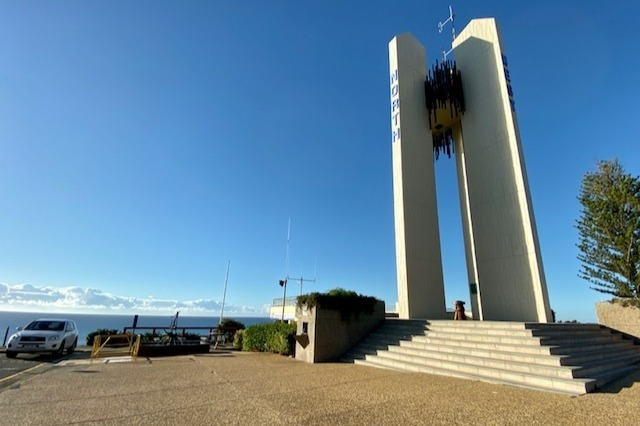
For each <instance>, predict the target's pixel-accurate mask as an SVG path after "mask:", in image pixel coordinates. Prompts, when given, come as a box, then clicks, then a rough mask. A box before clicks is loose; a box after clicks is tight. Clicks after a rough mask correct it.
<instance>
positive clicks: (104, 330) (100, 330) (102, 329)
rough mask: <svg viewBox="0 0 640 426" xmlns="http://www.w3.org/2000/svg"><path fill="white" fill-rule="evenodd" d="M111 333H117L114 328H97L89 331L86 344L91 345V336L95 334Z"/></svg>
mask: <svg viewBox="0 0 640 426" xmlns="http://www.w3.org/2000/svg"><path fill="white" fill-rule="evenodd" d="M112 334H118V330H117V329H115V328H99V329H97V330H96V331H92V332H91V333H89V334H87V345H89V346H92V345H93V338H94V337H95V336H109V335H112Z"/></svg>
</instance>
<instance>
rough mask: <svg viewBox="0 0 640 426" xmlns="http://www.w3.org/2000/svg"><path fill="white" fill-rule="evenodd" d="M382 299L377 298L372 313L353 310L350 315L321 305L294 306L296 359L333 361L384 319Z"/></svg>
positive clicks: (310, 361) (315, 361) (313, 361)
mask: <svg viewBox="0 0 640 426" xmlns="http://www.w3.org/2000/svg"><path fill="white" fill-rule="evenodd" d="M384 315H385V313H384V302H383V301H381V300H378V301H377V302H376V303H375V305H374V308H373V312H372V313H370V314H369V313H366V312H360V313H354V314H353V315H352V316H351V317H350V318H344V317H343V314H342V313H341V312H340V311H338V310H335V309H326V308H322V307H321V306H317V307H313V308H307V307H303V308H298V309H296V323H297V325H298V329H297V332H296V359H299V360H301V361H305V362H309V363H318V362H327V361H333V360H335V359H337V358H339V357H340V356H341V355H343V354H345V353H346V352H347V351H348V350H349V349H351V348H352V347H353V346H355V345H356V344H358V343H359V342H360V341H361V340H362V339H363V338H364V337H365V336H367V334H369V333H370V332H371V331H372V330H373V329H375V328H376V327H377V326H378V325H379V324H380V323H381V322H382V321H384Z"/></svg>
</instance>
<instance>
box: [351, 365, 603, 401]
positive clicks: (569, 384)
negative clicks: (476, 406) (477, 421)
mask: <svg viewBox="0 0 640 426" xmlns="http://www.w3.org/2000/svg"><path fill="white" fill-rule="evenodd" d="M355 363H356V364H358V365H369V366H374V367H377V368H387V369H391V370H398V371H413V372H419V373H428V374H437V375H442V376H450V377H459V378H464V379H471V380H480V381H484V382H489V383H498V384H508V385H512V386H518V387H526V388H534V389H538V390H547V391H553V392H560V393H566V394H570V395H579V394H583V393H587V392H591V391H593V390H594V389H595V387H596V381H595V380H590V379H562V378H559V377H556V378H549V377H538V376H533V375H528V374H519V373H513V372H509V371H500V370H497V369H489V368H486V369H483V370H484V372H485V373H487V374H485V375H479V374H469V373H465V372H463V371H460V370H456V369H447V368H444V367H434V366H426V365H420V364H413V363H403V362H396V361H393V360H385V359H375V360H373V359H371V360H370V359H367V360H356V361H355Z"/></svg>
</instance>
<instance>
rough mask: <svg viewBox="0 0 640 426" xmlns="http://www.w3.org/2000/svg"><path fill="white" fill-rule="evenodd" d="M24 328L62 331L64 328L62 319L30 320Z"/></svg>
mask: <svg viewBox="0 0 640 426" xmlns="http://www.w3.org/2000/svg"><path fill="white" fill-rule="evenodd" d="M24 329H25V330H43V331H62V330H64V321H32V322H30V323H29V325H27V326H26V327H25V328H24Z"/></svg>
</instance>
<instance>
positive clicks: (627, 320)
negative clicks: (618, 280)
mask: <svg viewBox="0 0 640 426" xmlns="http://www.w3.org/2000/svg"><path fill="white" fill-rule="evenodd" d="M596 314H597V315H598V323H599V324H601V325H604V326H607V327H609V328H613V329H614V330H617V331H621V332H622V333H625V334H628V335H630V336H633V337H635V338H636V339H639V340H640V309H639V308H636V307H635V306H622V305H621V304H619V303H617V302H599V303H596Z"/></svg>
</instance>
